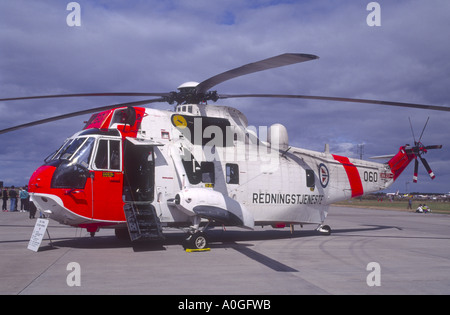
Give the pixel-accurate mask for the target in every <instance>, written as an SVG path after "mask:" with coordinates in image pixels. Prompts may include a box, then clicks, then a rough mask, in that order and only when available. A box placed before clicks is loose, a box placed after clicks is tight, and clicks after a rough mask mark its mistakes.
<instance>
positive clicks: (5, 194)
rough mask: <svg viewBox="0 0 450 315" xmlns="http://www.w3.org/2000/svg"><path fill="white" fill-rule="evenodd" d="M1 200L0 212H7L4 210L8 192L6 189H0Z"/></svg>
mask: <svg viewBox="0 0 450 315" xmlns="http://www.w3.org/2000/svg"><path fill="white" fill-rule="evenodd" d="M2 199H3V205H2V210H3V211H8V209H6V203H7V201H8V190H7V189H6V187H5V188H3V189H2Z"/></svg>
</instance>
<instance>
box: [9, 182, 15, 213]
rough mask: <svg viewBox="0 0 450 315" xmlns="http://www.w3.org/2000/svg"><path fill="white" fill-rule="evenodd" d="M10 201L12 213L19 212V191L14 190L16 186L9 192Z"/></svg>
mask: <svg viewBox="0 0 450 315" xmlns="http://www.w3.org/2000/svg"><path fill="white" fill-rule="evenodd" d="M9 200H10V205H9V208H10V211H16V210H17V191H16V190H15V189H14V186H11V189H10V190H9Z"/></svg>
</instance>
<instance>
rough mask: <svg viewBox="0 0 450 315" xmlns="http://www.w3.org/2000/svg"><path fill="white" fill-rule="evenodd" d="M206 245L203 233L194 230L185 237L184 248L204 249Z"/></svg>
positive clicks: (206, 240)
mask: <svg viewBox="0 0 450 315" xmlns="http://www.w3.org/2000/svg"><path fill="white" fill-rule="evenodd" d="M207 245H208V239H207V238H206V235H205V233H203V232H195V233H194V234H192V235H189V237H188V238H187V239H186V241H185V243H184V249H204V248H206V246H207Z"/></svg>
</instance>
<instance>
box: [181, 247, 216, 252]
mask: <svg viewBox="0 0 450 315" xmlns="http://www.w3.org/2000/svg"><path fill="white" fill-rule="evenodd" d="M210 250H211V248H186V253H194V252H209V251H210Z"/></svg>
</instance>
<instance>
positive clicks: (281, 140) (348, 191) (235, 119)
mask: <svg viewBox="0 0 450 315" xmlns="http://www.w3.org/2000/svg"><path fill="white" fill-rule="evenodd" d="M318 58H319V57H318V56H316V55H312V54H301V53H285V54H281V55H278V56H274V57H271V58H268V59H264V60H260V61H257V62H253V63H249V64H246V65H243V66H241V67H238V68H234V69H231V70H228V71H226V72H223V73H220V74H218V75H215V76H213V77H210V78H209V79H206V80H204V81H202V82H200V83H198V82H186V83H184V84H182V85H180V86H179V87H178V88H177V91H172V92H168V93H134V92H130V93H128V92H127V93H84V94H60V95H41V96H28V97H15V98H3V99H0V101H14V100H26V99H43V98H59V97H87V96H89V97H97V96H130V97H131V96H133V97H134V96H141V97H153V98H151V99H146V100H142V101H133V102H127V103H122V104H115V105H107V106H102V107H96V108H93V109H88V110H83V111H77V112H73V113H69V114H64V115H59V116H55V117H49V118H46V119H42V120H38V121H34V122H30V123H26V124H22V125H18V126H13V127H9V128H6V129H2V130H0V134H3V133H7V132H12V131H15V130H18V129H22V128H27V127H31V126H35V125H39V124H44V123H48V122H51V121H56V120H60V119H65V118H69V117H76V116H80V115H85V114H92V116H91V117H90V119H89V120H88V121H87V122H86V123H85V126H84V128H83V129H82V130H81V131H79V132H77V133H75V134H74V135H72V136H70V137H68V138H67V139H66V141H65V142H64V143H63V144H62V145H61V147H60V148H59V149H58V150H56V151H55V152H53V153H52V154H50V155H49V156H48V157H47V158H46V159H45V161H44V164H43V165H42V166H40V167H39V168H38V169H37V170H36V171H35V172H34V173H33V175H32V176H31V178H30V181H29V184H28V186H29V193H30V197H31V199H30V200H31V201H32V202H33V203H34V204H35V206H36V207H37V208H38V209H39V210H40V211H41V212H44V213H46V214H47V215H48V217H49V218H51V219H53V220H55V221H57V222H59V223H61V224H64V225H69V226H73V227H79V228H85V229H86V230H87V231H88V232H89V233H90V234H91V236H94V235H95V233H96V232H97V231H99V230H100V229H106V228H109V229H115V234H116V236H117V237H118V238H120V239H130V240H131V241H142V240H161V239H164V233H163V231H164V229H166V228H178V229H183V230H184V231H185V232H186V240H185V242H184V244H183V245H184V247H185V248H187V249H205V248H207V246H208V235H207V230H208V229H209V228H212V227H214V226H236V227H240V228H243V229H249V230H253V229H255V227H256V226H267V225H271V226H272V227H274V228H284V227H287V226H290V227H291V228H293V226H295V225H300V226H303V225H304V224H315V225H317V231H318V232H319V233H321V234H325V235H329V234H330V233H331V228H330V226H328V225H325V224H324V223H325V219H326V217H327V214H328V209H329V206H330V205H331V204H332V203H334V202H337V201H341V200H346V199H350V198H354V197H358V196H362V195H364V194H368V193H372V192H376V191H379V190H384V189H386V188H388V187H389V186H390V185H392V184H393V183H394V181H395V180H396V179H397V178H398V177H399V175H400V174H401V173H402V172H403V171H404V170H405V168H406V167H407V166H408V165H409V163H410V162H412V161H413V160H414V161H415V168H414V172H415V174H414V180H416V179H417V168H418V166H419V163H418V160H420V161H421V162H422V164H423V166H424V167H425V168H426V170H427V171H428V173H429V175H430V177H431V178H432V179H433V178H434V176H435V175H434V173H433V172H432V170H431V169H430V166H429V164H428V163H427V161H426V160H425V159H424V158H423V155H424V154H425V153H427V152H428V150H431V149H440V148H442V145H430V146H425V145H423V144H422V142H421V138H422V136H421V138H420V139H419V140H418V141H415V140H414V145H409V144H406V145H403V146H400V147H399V150H398V152H397V153H396V154H394V155H391V156H383V158H385V159H388V161H387V162H385V163H377V162H372V161H365V160H358V159H353V158H348V157H344V156H339V155H336V154H332V153H330V150H329V146H328V145H325V148H324V151H323V152H318V151H311V150H306V149H302V148H297V147H293V146H290V145H289V137H288V131H287V129H286V127H284V126H283V125H281V124H273V125H272V126H270V127H269V128H266V130H261V128H260V129H259V130H257V129H256V128H255V127H252V126H249V123H248V120H247V118H246V116H245V115H244V114H243V113H242V112H240V111H239V110H237V109H235V108H232V107H228V106H220V105H213V104H211V103H215V102H217V101H218V100H219V99H230V98H252V97H264V98H295V99H312V100H323V101H336V102H354V103H369V104H378V105H385V106H400V107H408V108H419V109H427V110H438V111H450V107H445V106H435V105H423V104H412V103H400V102H390V101H379V100H367V99H355V98H341V97H329V96H310V95H286V94H219V93H218V92H217V91H211V89H212V88H213V87H214V86H216V85H218V84H220V83H223V82H225V81H227V80H231V79H233V78H236V77H240V76H244V75H247V74H251V73H255V72H259V71H264V70H268V69H273V68H278V67H282V66H288V65H293V64H297V63H302V62H307V61H312V60H316V59H318ZM161 102H166V103H168V104H170V105H175V108H174V109H173V110H162V109H155V108H151V107H144V105H148V104H152V103H161ZM258 132H259V135H258ZM261 134H265V135H266V138H265V139H263V137H261ZM422 134H423V132H422Z"/></svg>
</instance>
